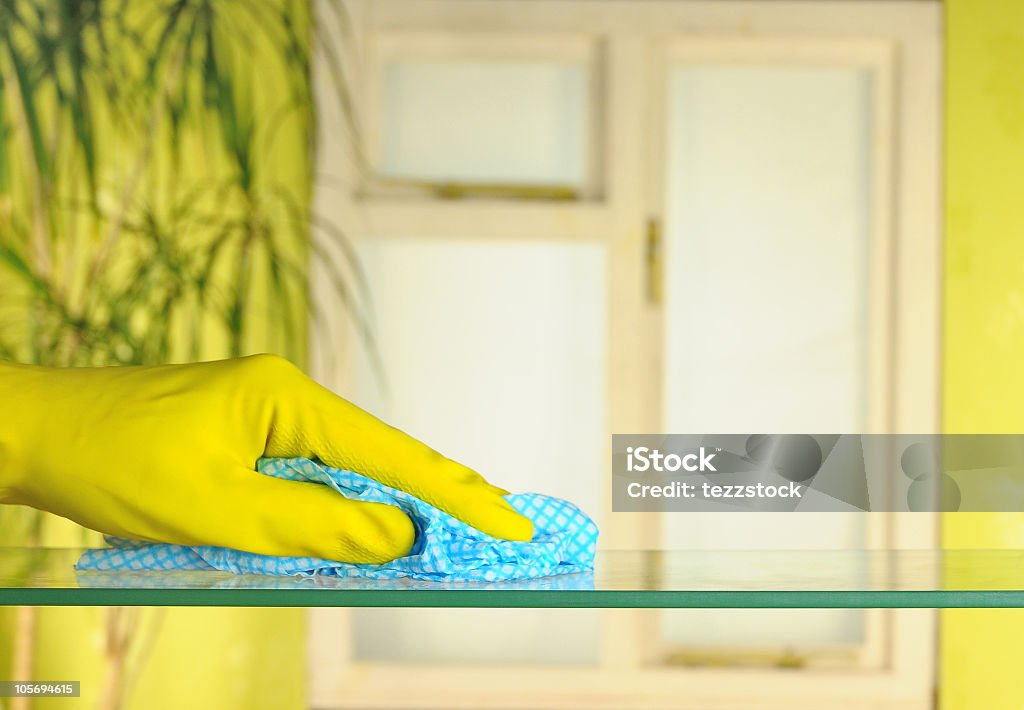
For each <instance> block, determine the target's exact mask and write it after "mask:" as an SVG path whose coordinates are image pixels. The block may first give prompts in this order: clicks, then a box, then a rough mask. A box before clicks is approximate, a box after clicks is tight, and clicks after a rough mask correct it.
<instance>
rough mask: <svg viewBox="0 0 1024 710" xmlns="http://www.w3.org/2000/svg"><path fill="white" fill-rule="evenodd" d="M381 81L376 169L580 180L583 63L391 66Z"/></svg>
mask: <svg viewBox="0 0 1024 710" xmlns="http://www.w3.org/2000/svg"><path fill="white" fill-rule="evenodd" d="M383 83H384V85H383V87H382V126H381V142H380V160H381V164H380V170H381V172H382V173H383V174H385V175H387V176H390V177H401V178H409V179H421V180H431V181H437V182H443V181H460V182H501V183H528V184H554V185H576V186H582V185H583V183H584V178H585V175H586V172H587V154H586V147H587V145H588V141H589V137H588V132H589V126H588V117H587V105H588V68H587V67H586V66H584V65H583V64H577V63H569V62H394V63H390V64H388V65H387V66H386V67H385V71H384V77H383Z"/></svg>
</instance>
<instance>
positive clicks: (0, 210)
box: [0, 0, 372, 365]
mask: <svg viewBox="0 0 1024 710" xmlns="http://www.w3.org/2000/svg"><path fill="white" fill-rule="evenodd" d="M327 7H328V8H329V9H330V13H331V14H332V17H331V18H326V19H327V20H333V21H334V22H335V23H336V25H340V26H344V24H345V21H344V13H343V8H342V7H341V6H340V5H337V4H330V3H328V4H327ZM310 12H311V10H310V7H309V3H308V0H232V2H223V1H222V0H147V1H146V2H141V3H140V2H130V1H129V0H113V1H112V0H11V1H10V2H4V3H0V357H8V358H15V359H20V360H24V361H29V362H38V363H45V364H56V365H82V364H108V363H116V364H131V363H153V362H164V361H168V360H172V359H174V360H182V359H196V358H200V357H210V356H215V355H220V354H224V351H226V353H227V354H233V355H238V354H241V353H242V352H244V351H246V350H249V349H253V348H255V347H259V348H266V347H274V348H275V349H278V350H281V351H283V352H284V353H285V354H287V355H290V356H292V357H293V358H297V359H301V358H302V355H303V350H304V348H303V345H302V344H303V340H304V339H303V337H302V336H303V332H304V328H303V327H302V323H303V318H302V314H304V313H307V312H308V310H309V307H310V304H309V301H308V298H307V296H306V288H305V277H306V253H307V250H308V247H309V236H310V234H311V232H312V231H313V230H317V229H320V230H322V231H323V233H324V234H325V235H327V236H329V237H331V238H333V239H340V240H343V239H344V235H343V234H342V233H341V231H340V230H339V229H338V228H337V226H336V225H331V224H328V223H325V222H324V221H323V220H321V219H317V218H316V217H315V215H312V214H311V212H310V210H309V197H310V189H311V170H312V167H311V166H312V165H313V150H314V145H313V141H312V140H311V138H310V137H311V136H312V135H314V133H315V132H314V130H313V128H312V125H313V122H314V120H315V115H314V111H313V105H314V104H313V101H312V95H311V94H312V91H311V81H310V57H311V52H312V44H313V42H315V41H316V38H317V37H319V36H320V31H318V30H314V29H311V27H312V25H311V23H310ZM325 56H328V57H329V58H331V61H332V62H333V63H334V64H333V65H332V66H331V67H330V71H329V74H330V76H331V77H332V78H333V79H334V83H333V86H334V90H335V92H336V98H337V100H338V101H340V103H341V105H342V107H343V108H344V109H345V111H343V115H345V116H346V117H348V118H350V119H351V117H352V112H351V110H350V106H351V101H350V97H349V92H348V87H347V84H346V83H345V81H344V77H345V71H344V67H342V66H341V65H340V61H341V60H340V56H341V55H340V54H339V53H338V51H337V48H336V47H333V46H332V47H329V48H327V49H326V51H325ZM347 128H348V129H349V130H350V131H352V130H353V129H354V125H350V126H348V127H347ZM342 253H347V254H350V253H351V251H350V250H343V251H342ZM353 275H358V268H357V265H356V264H355V263H354V262H350V263H348V264H345V265H341V266H340V267H338V268H337V273H336V274H335V276H336V278H332V281H333V282H334V284H335V285H336V287H337V290H338V291H339V295H340V296H341V297H342V298H343V300H344V302H345V303H346V304H348V306H349V308H350V311H351V314H352V315H353V316H354V317H355V319H356V322H357V323H358V324H360V325H361V326H362V327H361V328H360V330H361V331H362V332H363V333H364V335H366V336H367V338H369V329H368V328H367V327H366V324H365V320H364V319H363V317H362V311H361V308H360V304H361V303H362V302H363V298H364V297H365V288H364V285H363V283H362V281H361V280H360V279H358V278H353ZM257 318H259V319H262V320H263V321H265V322H272V323H274V324H276V325H275V327H274V328H272V329H267V330H269V331H272V332H273V333H274V334H276V338H277V340H276V342H275V341H273V340H271V341H269V342H268V340H267V338H266V337H260V334H259V333H251V332H250V330H251V325H252V323H253V322H254V320H255V319H257ZM366 344H368V345H370V346H371V348H372V342H367V343H366Z"/></svg>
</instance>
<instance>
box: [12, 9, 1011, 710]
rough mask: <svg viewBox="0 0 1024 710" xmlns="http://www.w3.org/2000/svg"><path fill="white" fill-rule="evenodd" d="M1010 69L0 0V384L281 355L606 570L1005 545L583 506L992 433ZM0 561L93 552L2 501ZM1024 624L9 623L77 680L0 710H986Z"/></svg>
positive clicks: (918, 519)
mask: <svg viewBox="0 0 1024 710" xmlns="http://www.w3.org/2000/svg"><path fill="white" fill-rule="evenodd" d="M1021 66H1024V6H1021V5H1020V4H1019V3H1015V2H1011V1H1010V0H946V1H945V2H935V1H928V0H904V1H901V0H875V1H867V2H848V1H847V2H843V1H837V0H809V1H804V2H776V1H769V2H765V1H757V2H753V1H752V2H744V1H741V0H705V1H701V2H695V1H693V2H691V1H688V0H663V1H661V2H646V1H634V2H627V1H625V0H590V1H589V2H579V1H574V0H534V1H533V2H529V3H523V2H512V1H511V0H477V1H475V2H471V1H469V0H350V1H348V2H342V1H341V0H237V2H236V1H232V2H227V1H220V0H88V1H86V0H79V1H74V0H10V1H9V2H4V3H2V4H0V357H2V358H6V359H11V360H16V361H20V362H29V363H38V364H44V365H56V366H86V365H110V364H142V363H147V364H148V363H165V362H185V361H192V360H204V359H213V358H219V357H227V356H235V355H241V354H247V353H253V352H277V353H280V354H282V355H285V356H287V357H289V358H290V359H292V360H293V361H295V362H296V363H298V364H300V365H301V366H303V367H304V368H305V369H306V370H307V372H309V373H310V375H311V376H313V377H315V378H316V379H318V380H319V381H321V382H322V383H324V384H325V385H327V386H329V387H331V388H332V389H334V390H335V391H337V392H339V393H340V394H342V395H344V396H346V397H348V398H349V399H351V400H352V401H354V402H356V403H357V404H359V405H360V406H362V407H364V408H367V409H369V410H370V411H371V412H373V413H375V414H377V415H379V416H381V417H382V418H384V419H385V420H387V421H389V422H390V423H393V424H395V425H396V426H399V427H400V428H402V429H405V430H406V431H408V432H410V433H412V434H413V435H415V436H417V437H419V438H421V439H423V440H424V441H426V442H427V443H429V444H430V445H431V446H433V447H434V448H437V449H438V450H440V451H442V452H444V453H445V454H447V455H449V456H451V457H453V458H456V459H459V460H461V461H463V462H465V463H466V464H468V465H470V466H473V467H474V468H476V469H478V470H480V471H481V472H483V473H484V474H485V475H486V476H487V477H488V478H489V479H491V480H492V481H494V482H495V483H497V484H498V485H501V486H504V487H506V488H509V489H512V490H516V491H527V490H533V491H538V492H543V493H547V494H550V495H555V496H559V497H563V498H567V499H570V500H572V501H574V502H575V503H577V504H578V505H579V506H580V507H581V508H583V509H584V510H585V511H586V512H588V513H589V514H590V515H592V516H593V517H594V518H595V519H597V520H598V523H599V525H600V526H601V529H602V542H601V544H602V547H603V548H604V549H607V550H630V549H663V550H672V549H682V548H686V549H707V550H714V549H722V548H734V549H752V548H753V549H823V550H833V549H834V550H843V549H855V550H856V549H864V548H883V549H885V548H935V547H938V546H944V547H947V548H993V547H1017V546H1020V545H1021V544H1022V543H1024V515H1021V514H965V513H958V514H955V515H952V514H950V515H947V516H945V518H944V519H940V516H938V515H929V514H914V515H899V514H871V515H866V514H801V515H789V516H782V515H773V514H768V515H767V516H765V515H756V514H731V515H728V516H721V515H718V516H715V515H703V516H701V515H687V516H681V515H675V516H672V515H667V516H664V518H663V519H661V518H659V516H656V515H629V514H613V513H612V512H611V510H610V501H609V499H608V496H607V495H606V492H607V491H608V490H609V486H608V478H607V477H608V476H609V475H610V467H609V460H608V458H609V457H608V455H607V452H608V446H609V443H610V439H609V436H610V434H611V433H613V432H615V433H639V432H677V433H702V432H704V433H711V432H715V433H734V432H735V433H748V432H754V431H772V432H781V433H785V432H790V433H797V432H837V433H859V432H879V433H881V432H907V433H926V432H939V431H946V432H1013V433H1019V432H1020V430H1021V428H1022V427H1021V419H1022V417H1021V415H1020V414H1019V413H1018V410H1019V407H1017V406H1015V405H1016V403H1017V402H1018V401H1021V397H1019V396H1017V395H1024V378H1021V377H1020V376H1019V375H1018V362H1019V361H1020V359H1021V354H1022V353H1024V290H1022V286H1021V285H1020V284H1022V283H1024V269H1022V264H1024V241H1022V238H1021V233H1022V230H1024V217H1022V216H1021V213H1020V211H1019V209H1017V205H1018V203H1019V199H1018V197H1017V193H1018V192H1019V183H1020V176H1021V175H1022V174H1024V73H1022V72H1020V71H1019V68H1020V67H1021ZM0 535H2V544H4V545H13V546H24V545H33V546H35V545H42V546H78V547H80V546H86V545H95V544H99V543H100V538H99V536H98V535H96V534H94V533H91V532H89V531H85V530H82V529H80V528H78V527H76V526H74V525H72V524H71V523H69V522H68V521H66V520H62V519H57V518H54V517H52V516H46V515H43V514H40V513H37V512H34V511H30V510H28V509H23V508H16V507H4V508H3V509H2V510H0ZM652 573H654V574H656V573H657V570H654V571H652ZM850 574H851V576H855V575H856V574H858V570H850ZM749 575H750V578H751V580H752V582H753V583H756V582H757V580H758V579H759V578H758V576H757V575H758V572H757V570H754V569H751V570H750V571H749ZM764 581H765V582H770V580H764ZM1021 630H1024V614H1022V613H1020V612H1017V611H1008V610H999V611H989V610H953V611H943V612H941V613H939V612H935V611H932V610H890V611H882V610H744V611H736V610H700V611H696V610H666V611H650V610H647V611H636V610H579V609H568V610H561V609H558V610H556V609H551V610H513V609H508V610H472V609H461V610H433V609H362V610H343V609H342V610H316V609H314V610H299V609H180V608H170V609H136V608H44V609H34V608H20V609H4V610H2V611H0V668H3V669H5V670H3V671H0V677H2V678H14V679H27V678H38V679H58V678H59V679H81V680H82V693H83V697H82V698H81V700H80V701H69V700H64V699H49V700H37V701H35V702H34V703H29V702H28V701H26V700H6V701H3V702H5V703H6V705H4V706H3V707H11V708H22V709H25V708H29V707H32V708H49V707H51V706H53V707H57V706H59V705H61V704H62V703H63V704H64V705H67V704H69V703H71V702H77V704H79V705H81V706H83V707H96V708H143V707H144V708H164V707H167V708H170V707H180V706H185V705H187V706H193V707H203V708H205V707H210V708H305V707H317V708H331V707H377V708H406V707H409V708H412V707H433V708H449V707H466V708H478V707H479V708H483V707H494V708H499V707H500V708H524V709H525V708H577V707H579V708H582V707H603V708H624V707H701V708H704V707H740V706H744V705H743V702H742V700H737V697H740V696H737V695H736V693H737V692H738V691H737V690H736V689H737V688H740V687H748V688H752V689H749V690H748V691H747V693H748V695H747V697H748V698H757V702H756V706H757V707H783V706H785V707H807V708H817V707H823V706H825V705H826V704H828V705H831V706H840V707H864V708H875V707H901V708H932V707H942V708H975V707H977V708H1002V707H1020V706H1021V705H1022V704H1024V691H1021V690H1020V688H1019V683H1018V681H1017V677H1018V675H1019V666H1020V664H1019V658H1020V655H1019V653H1018V652H1017V649H1016V648H1015V645H1014V643H1013V639H1014V638H1015V637H1017V636H1019V632H1020V631H1021ZM183 679H187V680H183ZM729 703H732V704H731V705H730V704H729ZM737 703H739V704H737ZM747 706H753V705H750V703H749V702H748V703H747Z"/></svg>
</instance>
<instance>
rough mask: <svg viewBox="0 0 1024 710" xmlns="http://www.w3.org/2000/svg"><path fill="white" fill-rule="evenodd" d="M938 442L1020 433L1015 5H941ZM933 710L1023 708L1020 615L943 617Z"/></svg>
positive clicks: (1021, 201) (994, 537)
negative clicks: (942, 241) (947, 436)
mask: <svg viewBox="0 0 1024 710" xmlns="http://www.w3.org/2000/svg"><path fill="white" fill-rule="evenodd" d="M945 7H946V16H947V30H946V32H947V45H946V52H947V61H946V71H947V86H946V91H947V94H946V97H947V98H946V299H945V311H946V314H945V344H944V358H945V365H944V377H943V387H944V405H943V406H944V414H943V422H944V427H945V430H946V431H948V432H1012V433H1016V434H1020V433H1024V2H1020V1H1019V0H946V3H945ZM943 544H944V545H945V546H946V547H950V548H978V547H1017V548H1021V547H1024V513H1004V514H965V513H958V514H952V515H947V516H946V517H945V519H944V520H943ZM941 634H942V637H941V667H940V673H941V676H940V677H941V684H940V698H941V707H942V708H944V710H963V709H965V708H972V709H973V708H978V709H979V710H981V709H984V710H999V709H1001V708H1021V707H1024V670H1022V669H1024V665H1022V664H1024V645H1022V641H1021V639H1024V610H973V609H966V610H952V611H944V612H943V613H942V623H941Z"/></svg>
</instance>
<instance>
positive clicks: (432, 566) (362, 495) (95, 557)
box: [75, 458, 598, 582]
mask: <svg viewBox="0 0 1024 710" xmlns="http://www.w3.org/2000/svg"><path fill="white" fill-rule="evenodd" d="M257 468H258V470H259V471H260V472H261V473H264V474H266V475H268V476H275V477H277V478H284V479H288V480H293V481H312V482H315V483H322V484H324V485H327V486H330V487H331V488H333V489H334V490H336V491H338V493H340V494H341V495H343V496H345V497H346V498H351V499H353V500H362V501H371V502H376V503H387V504H390V505H395V506H398V507H399V508H401V509H402V510H403V511H405V513H406V514H407V515H408V516H409V517H410V518H411V519H412V521H413V525H414V526H415V528H416V541H415V542H414V543H413V547H412V550H411V551H410V553H409V554H408V555H407V556H405V557H401V558H399V559H397V560H393V561H391V562H387V563H385V564H382V565H368V564H352V563H349V562H335V561H332V560H323V559H318V558H315V557H273V556H267V555H257V554H253V553H251V552H240V551H238V550H232V549H229V548H226V547H210V546H197V547H186V546H182V545H171V544H164V543H147V542H140V541H138V540H127V539H124V538H117V537H110V536H108V537H107V538H106V540H107V542H108V544H110V545H111V547H110V548H109V549H99V550H89V551H87V552H86V553H85V554H83V555H82V557H81V558H80V559H79V560H78V564H77V565H76V566H75V567H76V569H78V570H114V571H124V570H161V571H169V570H223V571H225V572H235V573H236V574H276V575H299V576H304V577H309V576H316V575H323V576H330V577H362V578H366V579H397V578H401V577H409V578H413V579H420V580H428V581H429V580H434V581H455V582H499V581H507V580H521V579H535V578H538V577H546V576H548V575H555V574H570V573H574V572H587V571H590V570H593V568H594V553H595V551H596V549H597V535H598V530H597V526H596V525H595V524H594V522H593V521H592V520H591V519H590V518H589V517H587V515H586V514H585V513H583V512H582V511H581V510H580V509H579V508H577V507H576V506H574V505H573V504H572V503H569V502H568V501H564V500H560V499H558V498H551V497H548V496H543V495H539V494H536V493H527V494H523V495H509V496H506V497H505V500H507V501H508V502H509V504H510V505H511V506H512V507H513V508H514V509H515V510H516V511H517V512H519V513H521V514H522V515H525V516H526V517H527V518H529V519H530V520H532V521H533V525H534V535H533V540H532V541H531V542H514V541H511V540H500V539H498V538H494V537H491V536H490V535H487V534H485V533H482V532H480V531H479V530H477V529H476V528H473V527H470V526H469V525H467V524H465V523H463V522H461V521H459V520H456V519H455V518H453V517H452V516H451V515H448V514H447V513H445V512H444V511H442V510H439V509H438V508H435V507H434V506H432V505H430V504H428V503H425V502H424V501H422V500H420V499H419V498H416V497H415V496H412V495H410V494H408V493H405V492H403V491H399V490H396V489H394V488H390V487H388V486H385V485H384V484H383V483H379V482H378V481H375V480H373V479H372V478H367V477H366V476H363V475H360V474H358V473H355V472H353V471H345V470H342V469H337V468H331V467H330V466H326V465H324V464H322V463H318V462H315V461H311V460H309V459H304V458H295V459H260V461H259V463H258V466H257Z"/></svg>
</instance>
